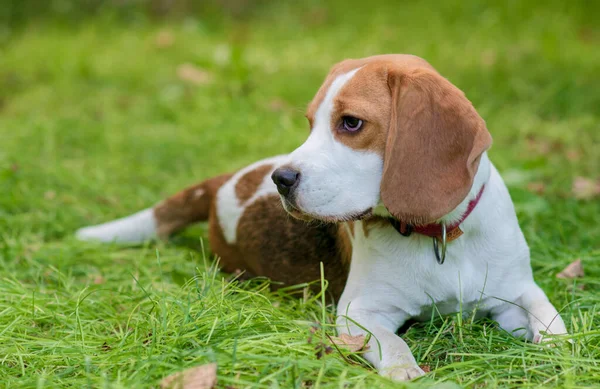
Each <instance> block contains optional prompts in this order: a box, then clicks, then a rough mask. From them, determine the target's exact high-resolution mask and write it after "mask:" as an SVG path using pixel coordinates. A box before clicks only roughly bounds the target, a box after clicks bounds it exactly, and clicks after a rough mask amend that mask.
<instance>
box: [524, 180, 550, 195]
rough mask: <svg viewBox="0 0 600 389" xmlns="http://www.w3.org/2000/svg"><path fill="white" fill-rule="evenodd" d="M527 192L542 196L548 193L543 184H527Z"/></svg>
mask: <svg viewBox="0 0 600 389" xmlns="http://www.w3.org/2000/svg"><path fill="white" fill-rule="evenodd" d="M527 190H528V191H530V192H532V193H536V194H539V195H541V194H544V192H545V191H546V185H545V184H544V183H543V182H537V181H536V182H530V183H529V184H527Z"/></svg>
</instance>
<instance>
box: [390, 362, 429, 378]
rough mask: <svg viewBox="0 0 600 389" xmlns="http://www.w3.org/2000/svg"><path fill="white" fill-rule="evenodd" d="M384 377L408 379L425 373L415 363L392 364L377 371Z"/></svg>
mask: <svg viewBox="0 0 600 389" xmlns="http://www.w3.org/2000/svg"><path fill="white" fill-rule="evenodd" d="M379 374H381V375H382V376H384V377H387V378H390V379H392V380H393V381H409V380H412V379H413V378H417V377H420V376H422V375H424V374H425V372H424V371H423V369H421V368H420V367H419V366H417V365H408V366H407V365H403V366H392V367H388V368H386V369H383V370H381V371H380V372H379Z"/></svg>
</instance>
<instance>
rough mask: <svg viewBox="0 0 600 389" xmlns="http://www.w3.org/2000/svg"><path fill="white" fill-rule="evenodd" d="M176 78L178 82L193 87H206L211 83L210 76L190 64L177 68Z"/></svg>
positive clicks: (211, 78)
mask: <svg viewBox="0 0 600 389" xmlns="http://www.w3.org/2000/svg"><path fill="white" fill-rule="evenodd" d="M177 77H179V79H180V80H182V81H186V82H189V83H190V84H194V85H206V84H209V83H210V82H212V80H213V77H212V74H211V73H210V72H208V71H206V70H204V69H201V68H199V67H197V66H195V65H192V64H191V63H184V64H181V65H179V66H178V67H177Z"/></svg>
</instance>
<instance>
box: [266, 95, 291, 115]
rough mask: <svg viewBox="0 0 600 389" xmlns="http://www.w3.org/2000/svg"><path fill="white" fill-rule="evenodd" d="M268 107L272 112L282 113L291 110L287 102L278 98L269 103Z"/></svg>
mask: <svg viewBox="0 0 600 389" xmlns="http://www.w3.org/2000/svg"><path fill="white" fill-rule="evenodd" d="M267 107H268V108H269V110H270V111H272V112H282V111H287V110H289V109H290V106H289V104H288V103H287V102H286V101H285V100H282V99H277V98H276V99H273V100H271V101H269V103H268V104H267Z"/></svg>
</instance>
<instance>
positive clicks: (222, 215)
mask: <svg viewBox="0 0 600 389" xmlns="http://www.w3.org/2000/svg"><path fill="white" fill-rule="evenodd" d="M288 158H289V156H288V155H278V156H276V157H272V158H268V159H263V160H261V161H258V162H256V163H253V164H252V165H250V166H247V167H245V168H244V169H242V170H240V171H239V172H237V173H235V174H234V175H233V177H231V179H229V181H227V182H226V183H225V184H223V186H221V188H219V190H218V192H217V217H218V219H219V225H220V226H221V230H222V231H223V237H224V238H225V240H226V241H227V243H229V244H233V243H235V241H236V232H237V226H238V223H239V221H240V218H241V217H242V215H243V214H244V211H245V209H246V208H247V207H248V206H249V205H251V204H253V203H254V202H255V201H256V200H258V199H259V198H261V197H264V196H266V195H271V194H276V193H277V187H276V186H275V184H274V183H273V181H272V180H271V174H272V173H273V171H274V170H275V169H277V167H279V166H281V165H283V164H284V163H285V162H287V160H288ZM263 165H273V167H272V169H271V170H270V171H269V173H267V174H265V176H264V178H263V181H262V182H261V184H260V186H259V187H258V189H257V190H256V192H255V193H254V194H253V195H252V197H250V198H249V199H248V200H247V201H246V202H244V203H242V202H241V201H240V199H239V198H238V197H237V196H236V193H235V186H236V185H237V183H238V181H239V180H240V178H241V177H243V176H244V175H245V174H246V173H248V172H250V171H252V170H254V169H256V168H259V167H260V166H263Z"/></svg>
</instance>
